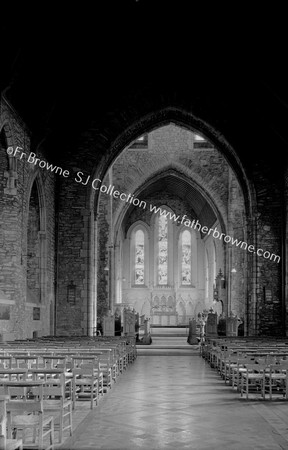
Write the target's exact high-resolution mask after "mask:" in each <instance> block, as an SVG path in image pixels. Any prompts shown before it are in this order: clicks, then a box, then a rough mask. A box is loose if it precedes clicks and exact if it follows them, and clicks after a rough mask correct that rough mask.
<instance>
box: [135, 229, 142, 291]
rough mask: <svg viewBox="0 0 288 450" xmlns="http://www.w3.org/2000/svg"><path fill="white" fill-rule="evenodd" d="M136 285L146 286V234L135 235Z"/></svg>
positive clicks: (139, 232)
mask: <svg viewBox="0 0 288 450" xmlns="http://www.w3.org/2000/svg"><path fill="white" fill-rule="evenodd" d="M135 284H144V232H143V231H142V230H138V231H136V234H135Z"/></svg>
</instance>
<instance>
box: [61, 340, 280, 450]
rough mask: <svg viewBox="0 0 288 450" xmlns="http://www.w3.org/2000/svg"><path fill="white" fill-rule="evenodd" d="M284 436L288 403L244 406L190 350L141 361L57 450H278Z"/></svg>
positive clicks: (257, 403) (150, 357)
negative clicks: (185, 354) (180, 354)
mask: <svg viewBox="0 0 288 450" xmlns="http://www.w3.org/2000/svg"><path fill="white" fill-rule="evenodd" d="M151 347H153V344H152V346H151ZM287 429H288V416H287V403H286V402H281V401H279V402H277V401H276V402H267V403H265V402H263V401H261V400H250V399H249V401H248V402H247V401H246V400H245V399H241V398H240V396H239V393H237V392H235V391H233V390H232V389H229V388H228V387H227V386H226V385H225V384H224V382H223V380H222V379H221V378H220V377H219V375H218V374H217V372H216V371H215V370H213V369H211V367H210V366H209V364H208V363H207V362H206V361H205V360H204V359H202V358H201V357H200V356H199V354H198V353H197V352H196V351H195V350H193V349H191V351H190V354H189V353H188V352H187V356H175V355H172V356H171V355H163V356H140V355H138V357H137V359H136V361H135V362H134V364H132V365H129V366H128V368H127V370H126V371H125V374H124V376H121V377H120V378H119V381H117V383H116V384H115V385H114V386H113V388H112V390H111V391H110V392H109V395H108V396H104V398H102V399H101V401H100V403H99V406H98V407H97V408H96V409H94V410H92V411H91V412H89V413H88V415H87V416H86V417H85V419H84V420H83V421H82V422H81V423H80V425H79V426H78V427H76V429H75V432H74V433H73V436H72V438H70V439H68V440H66V441H65V443H64V444H63V445H62V447H60V448H62V449H75V450H76V449H77V450H84V449H85V450H86V449H106V450H108V449H109V450H112V449H115V450H116V449H117V450H124V449H125V450H126V449H137V448H139V449H143V450H148V449H149V450H153V449H182V448H183V449H184V448H185V449H207V450H208V449H209V450H211V449H220V448H221V449H227V450H228V449H229V450H237V449H239V450H240V449H243V448H245V450H252V449H253V450H255V449H267V450H268V449H269V450H274V449H275V450H276V449H287V448H288V432H287Z"/></svg>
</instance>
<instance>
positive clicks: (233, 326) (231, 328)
mask: <svg viewBox="0 0 288 450" xmlns="http://www.w3.org/2000/svg"><path fill="white" fill-rule="evenodd" d="M241 323H242V321H241V320H240V319H239V317H238V316H234V315H231V316H230V317H227V319H226V336H238V327H239V325H240V324H241Z"/></svg>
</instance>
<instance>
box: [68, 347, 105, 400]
mask: <svg viewBox="0 0 288 450" xmlns="http://www.w3.org/2000/svg"><path fill="white" fill-rule="evenodd" d="M83 364H84V365H85V364H93V367H94V377H96V378H97V380H98V394H101V395H104V374H103V371H102V370H101V368H100V358H99V353H97V355H95V354H94V353H93V354H90V355H89V356H88V355H87V354H86V355H84V356H83V355H82V356H78V355H77V356H73V357H72V368H73V369H74V368H77V367H82V366H83ZM72 373H73V370H72Z"/></svg>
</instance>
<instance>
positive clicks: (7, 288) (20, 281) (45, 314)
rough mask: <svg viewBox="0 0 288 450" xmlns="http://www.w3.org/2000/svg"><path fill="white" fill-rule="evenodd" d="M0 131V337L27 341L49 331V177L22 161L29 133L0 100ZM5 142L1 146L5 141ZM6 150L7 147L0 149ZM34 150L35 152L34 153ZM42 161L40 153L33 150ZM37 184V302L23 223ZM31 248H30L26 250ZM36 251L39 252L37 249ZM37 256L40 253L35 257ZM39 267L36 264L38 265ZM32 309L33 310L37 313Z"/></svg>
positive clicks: (51, 212) (52, 211)
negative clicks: (0, 312)
mask: <svg viewBox="0 0 288 450" xmlns="http://www.w3.org/2000/svg"><path fill="white" fill-rule="evenodd" d="M0 131H2V136H3V134H5V139H2V140H1V143H2V144H1V149H0V152H1V156H0V158H1V161H4V162H5V165H4V168H5V170H3V168H2V167H1V169H0V268H1V270H0V308H1V309H2V310H3V311H6V312H7V313H6V314H5V313H4V315H2V317H6V318H4V319H0V330H1V331H0V334H1V338H2V339H4V340H5V339H14V338H25V337H32V335H33V332H34V333H35V332H36V333H38V335H44V334H50V333H51V332H52V333H53V319H54V303H55V205H54V176H53V175H51V174H48V173H47V171H45V170H44V171H43V170H42V169H39V168H38V167H35V166H34V165H33V164H29V163H28V162H27V160H28V156H29V153H30V151H32V149H31V140H30V133H29V130H28V129H27V127H26V126H25V124H24V123H23V122H22V121H21V119H20V118H19V116H18V115H17V114H15V112H14V111H13V110H12V109H11V108H10V106H9V105H8V104H7V102H6V101H4V100H3V99H1V117H0ZM5 141H6V142H5ZM6 145H8V146H11V147H13V149H15V148H16V146H19V147H21V148H22V150H21V151H22V152H24V153H25V155H23V156H22V159H20V152H18V153H17V155H16V156H15V157H13V156H11V155H10V156H9V158H8V164H7V152H6V151H7V147H6ZM5 147H6V148H5ZM34 151H35V150H34ZM37 153H38V154H39V156H40V157H41V158H44V157H45V156H44V154H43V153H42V152H41V149H39V150H37ZM34 180H36V182H37V189H38V197H39V199H40V202H39V203H40V205H39V214H40V215H41V216H42V221H41V228H40V231H39V232H38V233H36V234H35V235H34V237H33V239H34V238H35V239H36V241H34V246H35V245H37V244H36V242H37V241H38V242H39V241H41V249H42V250H41V267H42V274H40V273H39V277H41V281H39V283H40V285H39V287H41V291H42V298H41V302H40V297H39V295H37V298H35V297H33V298H34V300H35V301H33V302H31V299H29V298H28V297H27V287H28V286H27V259H28V258H29V257H28V247H27V244H28V242H27V237H28V235H27V231H28V229H27V225H28V211H29V200H30V193H31V188H32V185H33V182H34ZM30 250H31V249H30ZM37 251H38V253H39V248H38V250H37ZM38 256H39V257H40V255H39V254H38ZM39 263H40V261H39ZM33 308H38V309H37V310H35V309H33Z"/></svg>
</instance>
